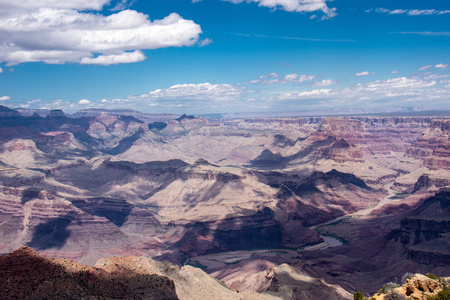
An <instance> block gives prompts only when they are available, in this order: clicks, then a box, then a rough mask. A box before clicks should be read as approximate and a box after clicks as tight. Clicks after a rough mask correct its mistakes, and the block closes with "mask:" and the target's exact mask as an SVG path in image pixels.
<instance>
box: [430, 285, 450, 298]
mask: <svg viewBox="0 0 450 300" xmlns="http://www.w3.org/2000/svg"><path fill="white" fill-rule="evenodd" d="M433 300H450V289H448V288H447V289H444V290H442V291H440V292H439V293H438V294H437V295H436V297H434V299H433Z"/></svg>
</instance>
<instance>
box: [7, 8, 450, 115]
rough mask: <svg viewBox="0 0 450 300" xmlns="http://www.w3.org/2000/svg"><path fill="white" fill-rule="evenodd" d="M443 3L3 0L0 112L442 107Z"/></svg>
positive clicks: (447, 50)
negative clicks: (0, 106)
mask: <svg viewBox="0 0 450 300" xmlns="http://www.w3.org/2000/svg"><path fill="white" fill-rule="evenodd" d="M449 63H450V3H449V2H448V1H444V0H439V1H438V0H427V1H417V0H415V1H414V0H413V1H411V0H409V1H406V0H404V1H399V0H391V1H370V0H367V1H360V0H345V1H344V0H334V1H326V0H248V1H244V0H202V1H198V0H197V1H192V0H164V1H153V0H146V1H144V0H134V1H126V0H111V1H108V0H89V1H88V0H68V1H55V0H34V1H24V0H0V68H1V73H0V104H3V105H7V106H10V107H26V108H45V109H56V108H59V109H64V110H65V111H67V112H74V111H77V110H80V109H84V108H90V107H98V108H100V107H103V108H111V109H112V108H127V109H136V110H141V111H145V112H154V113H162V112H174V113H190V114H200V113H220V112H222V113H225V112H260V111H261V112H271V111H302V110H317V109H336V108H343V109H345V108H374V109H378V108H386V107H416V108H422V109H435V108H439V109H444V108H445V109H449V108H450V69H449V68H448V64H449Z"/></svg>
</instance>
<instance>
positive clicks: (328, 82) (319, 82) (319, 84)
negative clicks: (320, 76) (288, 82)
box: [314, 79, 338, 87]
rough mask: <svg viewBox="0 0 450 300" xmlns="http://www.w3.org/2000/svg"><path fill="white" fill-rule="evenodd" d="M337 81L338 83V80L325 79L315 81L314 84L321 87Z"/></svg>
mask: <svg viewBox="0 0 450 300" xmlns="http://www.w3.org/2000/svg"><path fill="white" fill-rule="evenodd" d="M336 83H338V81H337V80H334V79H324V80H321V81H318V82H316V83H314V86H319V87H321V86H330V85H333V84H336Z"/></svg>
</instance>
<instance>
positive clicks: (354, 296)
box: [353, 291, 367, 300]
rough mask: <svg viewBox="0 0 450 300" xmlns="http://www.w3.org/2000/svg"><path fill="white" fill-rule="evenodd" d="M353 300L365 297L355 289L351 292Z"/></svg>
mask: <svg viewBox="0 0 450 300" xmlns="http://www.w3.org/2000/svg"><path fill="white" fill-rule="evenodd" d="M353 300H367V297H366V296H364V294H363V293H362V292H360V291H357V292H355V293H354V294H353Z"/></svg>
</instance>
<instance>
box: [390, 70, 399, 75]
mask: <svg viewBox="0 0 450 300" xmlns="http://www.w3.org/2000/svg"><path fill="white" fill-rule="evenodd" d="M398 72H399V71H398V70H394V71H392V72H391V74H397V73H398Z"/></svg>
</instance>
